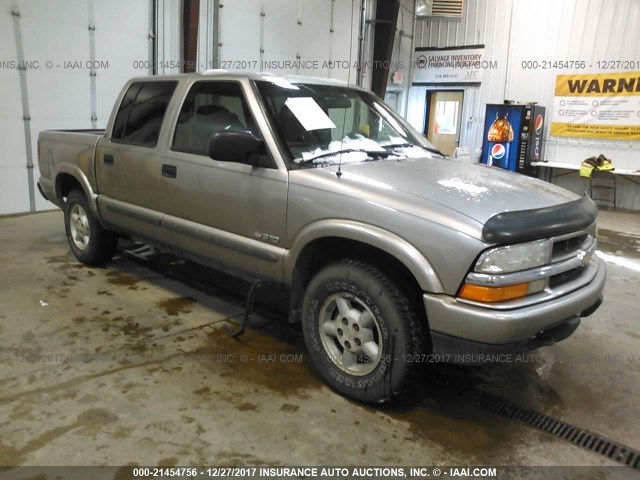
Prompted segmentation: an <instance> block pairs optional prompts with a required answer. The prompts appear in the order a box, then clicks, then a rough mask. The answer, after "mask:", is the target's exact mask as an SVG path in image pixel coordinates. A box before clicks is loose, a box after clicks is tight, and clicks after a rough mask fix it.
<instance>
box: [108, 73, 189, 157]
mask: <svg viewBox="0 0 640 480" xmlns="http://www.w3.org/2000/svg"><path fill="white" fill-rule="evenodd" d="M176 85H177V82H174V81H171V82H147V83H139V84H133V85H131V87H130V88H129V90H128V91H127V93H126V94H125V96H124V99H123V100H122V105H121V106H120V111H119V112H118V115H117V116H116V121H115V124H114V128H113V135H112V139H113V140H116V141H120V142H122V143H128V144H132V145H143V146H145V147H155V146H156V144H157V143H158V136H159V135H160V128H161V127H162V122H163V120H164V115H165V113H166V111H167V107H168V106H169V101H170V100H171V96H172V95H173V92H174V90H175V89H176ZM134 87H135V88H134Z"/></svg>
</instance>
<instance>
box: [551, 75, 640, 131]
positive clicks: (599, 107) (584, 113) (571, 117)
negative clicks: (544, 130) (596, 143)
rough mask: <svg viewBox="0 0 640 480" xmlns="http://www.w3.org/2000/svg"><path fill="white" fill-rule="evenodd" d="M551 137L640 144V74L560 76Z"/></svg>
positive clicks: (557, 83)
mask: <svg viewBox="0 0 640 480" xmlns="http://www.w3.org/2000/svg"><path fill="white" fill-rule="evenodd" d="M551 135H555V136H559V137H582V138H611V139H620V140H640V72H626V73H601V74H591V75H589V74H583V75H558V76H557V77H556V90H555V97H554V101H553V116H552V122H551Z"/></svg>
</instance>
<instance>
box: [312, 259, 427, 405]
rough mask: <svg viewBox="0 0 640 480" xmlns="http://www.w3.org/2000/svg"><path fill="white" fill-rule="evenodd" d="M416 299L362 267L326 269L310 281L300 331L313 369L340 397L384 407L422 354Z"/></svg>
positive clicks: (352, 263)
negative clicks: (414, 358)
mask: <svg viewBox="0 0 640 480" xmlns="http://www.w3.org/2000/svg"><path fill="white" fill-rule="evenodd" d="M421 320H423V319H422V318H421V316H420V315H419V311H418V308H417V306H416V302H415V299H412V298H410V296H407V294H406V293H405V292H403V291H402V290H401V289H400V288H399V286H398V285H397V284H396V283H395V282H394V281H393V280H392V279H391V278H390V277H389V276H388V275H386V274H385V273H383V272H382V271H381V270H379V269H377V268H376V267H374V266H372V265H369V264H367V263H364V262H359V261H353V260H344V261H342V262H339V263H334V264H331V265H328V266H327V267H325V268H323V269H322V270H320V271H319V272H318V273H317V274H316V275H315V276H314V277H313V279H312V280H311V282H310V283H309V286H308V288H307V291H306V292H305V297H304V302H303V322H302V328H303V333H304V338H305V343H306V345H307V348H308V350H309V353H310V356H311V359H312V361H313V363H314V365H315V367H316V368H317V369H318V371H319V372H320V375H322V377H323V378H324V380H325V381H326V382H327V383H328V384H329V385H330V386H331V387H333V388H334V389H336V390H337V391H339V392H340V393H342V394H343V395H345V396H347V397H350V398H353V399H354V400H358V401H363V402H372V403H374V402H383V401H386V400H389V399H390V398H392V397H393V396H394V395H395V394H397V393H399V392H401V391H403V390H404V389H405V388H406V387H407V386H408V385H409V383H410V380H411V377H412V374H413V367H414V366H415V363H414V362H411V359H412V357H413V356H415V355H416V354H418V353H420V352H421V351H422V336H421V334H420V325H419V322H420V321H421Z"/></svg>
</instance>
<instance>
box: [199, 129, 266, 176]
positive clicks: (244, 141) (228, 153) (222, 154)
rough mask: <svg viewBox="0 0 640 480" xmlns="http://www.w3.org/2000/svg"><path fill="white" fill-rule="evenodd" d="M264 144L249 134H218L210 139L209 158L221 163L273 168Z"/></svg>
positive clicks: (226, 132)
mask: <svg viewBox="0 0 640 480" xmlns="http://www.w3.org/2000/svg"><path fill="white" fill-rule="evenodd" d="M264 148H265V145H264V142H263V141H262V140H261V139H259V138H256V137H254V136H253V135H252V134H251V133H249V132H229V131H225V132H217V133H215V134H214V135H213V136H212V137H211V138H210V139H209V146H208V152H209V157H211V158H212V159H213V160H217V161H219V162H236V163H244V164H246V165H251V166H254V167H263V168H269V167H271V166H272V164H271V161H270V160H269V157H267V155H265V154H264V153H263V152H264Z"/></svg>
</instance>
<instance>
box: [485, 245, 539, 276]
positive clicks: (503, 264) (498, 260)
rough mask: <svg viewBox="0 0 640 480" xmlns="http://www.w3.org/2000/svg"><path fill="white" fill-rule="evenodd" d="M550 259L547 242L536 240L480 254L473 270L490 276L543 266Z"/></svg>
mask: <svg viewBox="0 0 640 480" xmlns="http://www.w3.org/2000/svg"><path fill="white" fill-rule="evenodd" d="M550 257H551V243H550V242H549V240H536V241H535V242H529V243H521V244H519V245H509V246H506V247H498V248H494V249H492V250H489V251H487V252H485V253H484V254H482V256H481V257H480V259H479V260H478V263H476V268H475V270H476V272H482V273H490V274H498V273H510V272H518V271H520V270H528V269H530V268H534V267H539V266H541V265H545V264H547V263H548V262H549V259H550Z"/></svg>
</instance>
